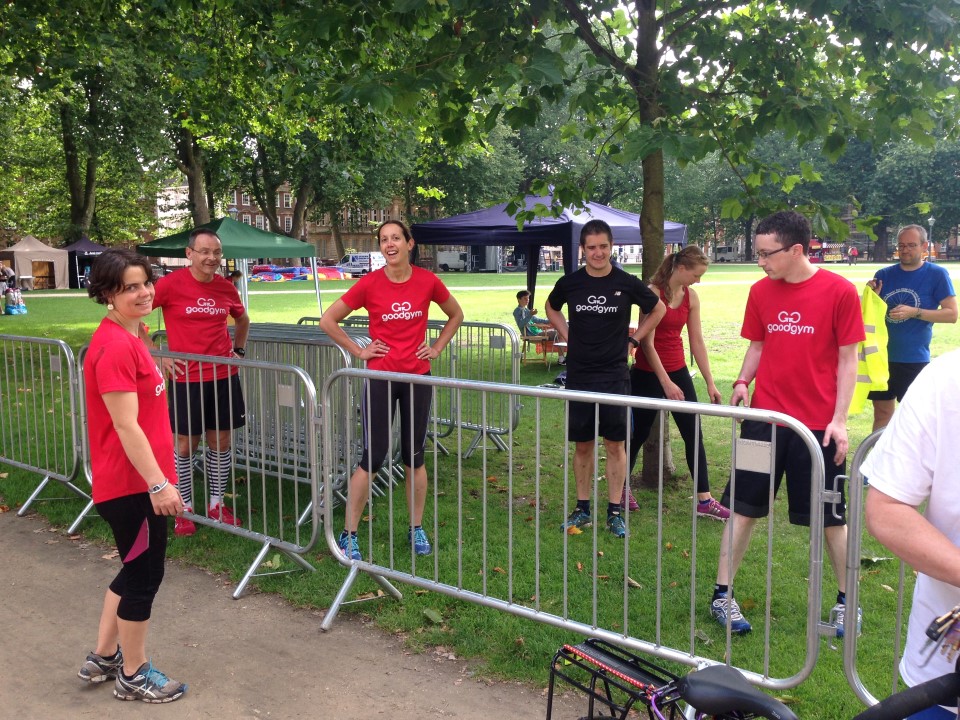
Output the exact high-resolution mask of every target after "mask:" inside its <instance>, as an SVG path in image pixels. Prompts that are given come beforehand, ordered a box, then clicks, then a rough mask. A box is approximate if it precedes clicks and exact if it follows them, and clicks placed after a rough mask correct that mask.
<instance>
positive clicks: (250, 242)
mask: <svg viewBox="0 0 960 720" xmlns="http://www.w3.org/2000/svg"><path fill="white" fill-rule="evenodd" d="M197 227H201V228H206V229H207V230H212V231H213V232H215V233H216V234H217V235H218V236H219V237H220V243H221V244H222V245H223V256H224V257H225V258H227V259H231V260H240V259H249V258H261V257H262V258H295V257H316V256H317V249H316V248H315V247H314V246H313V245H311V244H310V243H305V242H303V241H301V240H295V239H294V238H292V237H287V236H286V235H277V234H276V233H272V232H266V231H264V230H257V229H256V228H255V227H253V226H252V225H247V224H246V223H242V222H237V221H236V220H234V219H232V218H228V217H222V218H219V219H217V220H211V221H210V222H208V223H204V224H203V225H198V226H197ZM191 232H192V231H191V230H183V231H182V232H178V233H176V234H174V235H167V236H166V237H162V238H157V239H156V240H151V241H150V242H148V243H145V244H144V245H140V246H138V247H137V252H139V253H140V254H141V255H150V256H151V257H186V253H185V252H184V251H185V249H186V247H187V241H188V240H189V239H190V233H191Z"/></svg>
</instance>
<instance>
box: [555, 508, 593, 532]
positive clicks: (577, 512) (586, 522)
mask: <svg viewBox="0 0 960 720" xmlns="http://www.w3.org/2000/svg"><path fill="white" fill-rule="evenodd" d="M591 522H592V520H591V519H590V513H585V512H584V511H583V510H581V509H580V508H574V509H573V512H572V513H570V515H569V516H567V521H566V522H565V523H564V524H563V525H561V526H560V529H561V530H563V531H566V530H568V529H569V528H572V527H575V528H585V527H590V523H591Z"/></svg>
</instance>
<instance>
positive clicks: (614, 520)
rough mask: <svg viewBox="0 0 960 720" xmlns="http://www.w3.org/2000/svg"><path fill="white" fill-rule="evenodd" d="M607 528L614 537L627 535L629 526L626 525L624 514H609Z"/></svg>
mask: <svg viewBox="0 0 960 720" xmlns="http://www.w3.org/2000/svg"><path fill="white" fill-rule="evenodd" d="M607 530H609V531H610V533H611V534H612V535H613V536H614V537H618V538H622V537H626V535H627V526H626V525H624V522H623V515H607Z"/></svg>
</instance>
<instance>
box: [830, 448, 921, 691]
mask: <svg viewBox="0 0 960 720" xmlns="http://www.w3.org/2000/svg"><path fill="white" fill-rule="evenodd" d="M882 434H883V429H880V430H877V431H876V432H874V433H873V434H871V435H870V436H869V437H867V438H866V439H865V440H864V441H863V442H862V443H860V446H859V447H858V448H857V452H856V453H855V454H854V456H853V462H852V463H851V467H850V497H849V500H850V512H849V513H848V515H849V527H848V533H849V538H850V539H849V543H848V546H847V558H846V565H847V577H848V578H858V579H859V578H860V575H861V569H862V568H861V562H862V560H861V558H862V556H863V539H864V537H863V536H864V533H865V531H866V523H865V521H864V512H863V508H864V505H865V502H864V497H865V491H866V488H865V486H864V477H863V472H862V471H861V467H862V466H863V463H864V462H865V461H866V459H867V456H868V455H869V454H870V451H871V450H873V448H874V446H875V445H876V444H877V441H878V440H879V439H880V436H881V435H882ZM882 561H890V562H896V563H897V564H898V566H899V573H898V578H897V588H896V595H895V597H894V598H893V599H892V600H893V603H894V605H895V608H894V612H893V613H892V614H890V613H884V612H883V611H882V610H881V608H880V607H878V606H877V605H878V604H879V603H877V598H875V597H869V596H867V597H866V599H867V600H869V601H870V604H866V603H864V598H865V594H864V588H863V587H862V585H863V580H862V579H860V580H859V581H858V582H850V581H848V582H847V606H848V607H861V606H865V612H869V617H870V620H871V627H872V631H871V633H870V635H871V636H872V637H874V638H876V637H880V638H882V651H884V652H890V651H891V650H892V662H891V669H890V677H889V681H890V685H889V686H888V688H887V691H886V693H883V694H882V695H881V697H885V696H886V695H889V694H892V693H894V692H896V691H897V690H899V686H898V684H899V665H900V657H901V651H902V648H903V645H904V643H905V633H906V620H907V615H906V614H905V610H904V608H905V605H907V604H908V603H909V601H910V598H909V594H910V593H911V592H912V590H913V585H914V580H913V578H914V575H913V573H912V572H909V573H908V572H907V565H906V563H904V562H903V561H901V560H898V559H896V558H882V559H881V562H882ZM908 578H910V580H909V582H908V580H907V579H908ZM884 594H886V595H889V590H888V589H886V588H884ZM884 615H890V617H886V618H884V617H883V616H884ZM884 619H886V621H887V622H888V623H889V622H890V621H891V620H892V627H889V628H888V627H884V628H882V629H881V628H879V625H881V624H882V623H883V622H884ZM891 638H892V640H893V643H892V646H891V642H890V640H891ZM866 639H867V638H860V637H858V636H857V635H856V634H855V633H850V634H848V635H847V636H846V638H845V642H844V646H843V670H844V673H845V674H846V677H847V682H848V683H849V685H850V687H851V688H852V689H853V691H854V693H855V694H856V695H857V697H858V698H859V699H860V700H861V701H863V702H864V703H865V704H866V705H876V704H877V702H878V698H877V697H876V696H875V695H874V694H873V693H872V692H871V690H869V689H868V688H867V687H866V685H865V684H864V682H863V679H862V678H861V677H860V673H859V672H858V669H857V659H858V657H859V656H858V652H857V651H858V648H860V646H861V645H862V641H863V640H866ZM870 650H871V652H872V653H876V652H878V651H879V650H878V648H871V649H870ZM875 689H876V688H875Z"/></svg>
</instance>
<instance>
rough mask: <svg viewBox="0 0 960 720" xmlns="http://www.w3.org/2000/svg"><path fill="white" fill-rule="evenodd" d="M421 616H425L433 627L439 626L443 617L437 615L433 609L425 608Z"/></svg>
mask: <svg viewBox="0 0 960 720" xmlns="http://www.w3.org/2000/svg"><path fill="white" fill-rule="evenodd" d="M423 614H424V615H426V616H427V619H428V620H429V621H430V622H432V623H433V624H434V625H440V624H441V623H442V622H443V615H441V614H440V613H438V612H437V611H436V610H434V609H433V608H425V609H424V611H423Z"/></svg>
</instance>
